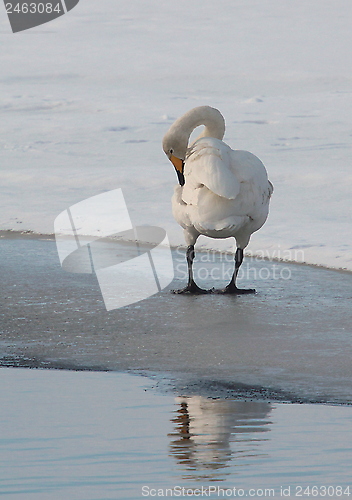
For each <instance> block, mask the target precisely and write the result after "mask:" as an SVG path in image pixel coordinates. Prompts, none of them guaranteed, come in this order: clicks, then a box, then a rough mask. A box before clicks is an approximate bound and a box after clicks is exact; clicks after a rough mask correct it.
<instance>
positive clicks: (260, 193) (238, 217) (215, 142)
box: [163, 106, 273, 249]
mask: <svg viewBox="0 0 352 500" xmlns="http://www.w3.org/2000/svg"><path fill="white" fill-rule="evenodd" d="M219 115H220V117H221V118H222V115H221V114H220V113H219V111H218V110H216V109H214V108H210V107H209V106H200V107H198V108H194V109H193V110H191V111H189V112H188V113H186V114H185V115H184V116H183V117H181V118H179V119H178V120H177V121H176V122H175V123H174V125H173V126H172V127H171V128H170V130H169V132H168V133H167V134H166V136H165V138H164V141H163V146H164V151H165V153H166V154H167V155H168V156H169V157H170V155H171V154H172V153H173V152H174V154H176V155H177V156H178V157H179V158H181V159H183V160H184V161H185V164H184V172H183V173H184V179H185V184H184V185H183V186H176V187H175V192H174V196H173V198H172V210H173V215H174V217H175V219H176V221H177V222H178V223H179V224H180V225H181V226H182V227H183V229H184V232H185V239H186V243H187V245H194V243H195V241H196V240H197V238H198V236H199V235H200V234H203V235H205V236H210V237H212V238H228V237H230V236H233V237H235V239H236V243H237V246H238V247H239V248H241V249H244V248H245V247H246V246H247V245H248V243H249V239H250V236H251V234H252V233H253V232H255V231H257V230H258V229H259V228H261V227H262V225H263V224H264V222H265V221H266V218H267V216H268V211H269V199H270V196H271V194H272V192H273V187H272V184H271V183H270V181H269V180H268V177H267V172H266V169H265V167H264V165H263V163H262V162H261V161H260V160H259V158H257V157H256V156H255V155H253V154H252V153H249V152H248V151H239V150H232V149H231V148H230V147H229V146H228V145H227V144H225V143H224V142H223V141H222V140H221V139H222V137H223V134H224V130H225V127H224V125H222V123H221V119H220V118H219ZM202 118H203V119H202ZM212 118H213V119H212ZM222 120H223V118H222ZM200 123H202V124H204V125H205V131H204V132H203V134H201V136H200V137H199V138H198V139H197V140H196V141H195V142H194V143H193V144H192V145H191V146H189V147H188V139H189V136H190V134H191V132H192V130H193V129H194V128H195V127H196V126H198V125H199V124H200ZM223 123H224V122H223ZM209 131H211V132H212V136H210V137H204V133H205V135H207V134H209ZM170 145H172V148H171V146H170ZM169 146H170V147H169ZM170 150H171V153H170Z"/></svg>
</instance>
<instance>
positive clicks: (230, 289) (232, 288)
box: [214, 283, 256, 295]
mask: <svg viewBox="0 0 352 500" xmlns="http://www.w3.org/2000/svg"><path fill="white" fill-rule="evenodd" d="M214 293H223V294H229V295H230V294H231V295H245V294H248V293H256V291H255V289H254V288H237V286H236V285H234V284H233V283H229V284H228V285H227V287H225V288H223V289H222V290H214Z"/></svg>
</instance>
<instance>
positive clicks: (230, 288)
mask: <svg viewBox="0 0 352 500" xmlns="http://www.w3.org/2000/svg"><path fill="white" fill-rule="evenodd" d="M242 262H243V249H242V248H237V250H236V254H235V270H234V272H233V275H232V278H231V281H230V283H229V284H228V285H227V287H226V288H224V289H223V290H221V291H220V293H233V294H237V295H241V294H244V293H255V290H254V289H253V288H250V289H247V290H245V289H243V288H237V286H236V279H237V274H238V271H239V268H240V267H241V264H242Z"/></svg>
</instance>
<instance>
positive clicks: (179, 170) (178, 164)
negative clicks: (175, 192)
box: [170, 155, 185, 186]
mask: <svg viewBox="0 0 352 500" xmlns="http://www.w3.org/2000/svg"><path fill="white" fill-rule="evenodd" d="M170 161H171V162H172V164H173V166H174V167H175V170H176V174H177V178H178V182H179V183H180V186H183V185H184V183H185V176H184V175H183V169H184V166H185V162H184V161H183V160H181V159H180V158H177V157H176V156H174V155H171V156H170Z"/></svg>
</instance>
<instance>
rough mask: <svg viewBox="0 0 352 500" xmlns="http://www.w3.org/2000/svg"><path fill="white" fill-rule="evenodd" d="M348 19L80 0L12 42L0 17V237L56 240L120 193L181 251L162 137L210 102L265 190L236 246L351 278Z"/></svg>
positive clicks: (303, 11)
mask: <svg viewBox="0 0 352 500" xmlns="http://www.w3.org/2000/svg"><path fill="white" fill-rule="evenodd" d="M351 21H352V6H351V3H350V1H349V0H336V1H335V2H333V3H332V2H329V1H327V0H324V1H321V0H319V1H318V0H311V1H310V2H305V1H304V0H297V1H295V2H287V1H284V2H283V1H282V0H269V1H267V2H258V1H257V0H249V1H246V2H238V1H229V0H224V1H223V2H220V3H219V2H213V1H212V0H202V1H200V0H192V1H187V2H186V1H185V0H180V1H179V2H177V3H168V2H157V1H155V0H153V1H150V2H142V1H140V0H138V1H135V2H128V1H126V0H121V1H119V2H118V3H116V1H114V0H104V2H97V1H94V0H84V1H83V0H82V1H81V2H79V4H78V5H77V6H76V7H75V8H74V9H73V10H72V11H70V12H69V13H68V14H66V15H65V16H62V17H60V18H58V19H56V20H54V21H52V22H50V23H48V24H44V25H42V26H39V27H37V28H34V29H31V30H28V31H24V32H20V33H17V34H13V33H12V32H11V29H10V25H9V22H8V19H7V16H6V12H5V9H4V8H2V9H0V38H1V45H2V50H1V55H0V61H1V64H0V85H1V95H2V99H1V105H0V113H1V121H0V127H1V135H0V144H1V145H0V151H1V172H0V175H1V183H0V184H1V187H0V195H1V199H0V228H1V229H11V230H21V231H25V230H31V231H35V232H41V233H53V223H54V219H55V217H56V216H57V215H58V214H59V213H60V212H62V211H64V210H65V209H66V208H67V207H69V206H70V205H73V204H75V203H78V202H80V201H81V200H84V199H85V198H87V197H90V196H94V195H97V194H99V193H102V192H104V191H107V190H110V189H116V188H122V189H123V193H124V196H125V199H126V202H127V205H128V208H129V212H130V216H131V219H132V222H133V225H142V224H154V225H155V224H158V225H159V226H161V227H163V228H165V229H166V230H167V232H168V235H169V237H170V241H171V243H172V244H174V245H178V244H181V243H183V235H182V231H181V229H180V228H179V227H178V226H177V224H176V222H175V221H174V220H173V217H172V214H171V203H170V198H171V195H172V192H173V185H174V184H175V183H176V176H175V173H174V171H173V168H172V165H171V164H169V162H168V160H167V158H166V157H165V155H164V154H163V152H162V149H161V139H162V137H163V135H164V133H165V131H166V130H167V129H168V127H169V126H170V124H171V123H172V121H173V120H174V119H175V118H176V117H178V116H180V115H181V114H183V113H184V112H185V111H187V110H188V109H190V108H192V107H194V106H197V105H201V104H209V105H211V106H214V107H217V108H218V109H219V110H220V111H221V112H222V113H223V115H224V116H225V119H226V122H227V131H226V135H225V140H226V142H228V144H229V145H230V146H231V147H233V148H235V149H246V150H249V151H251V152H253V153H254V154H256V155H257V156H259V157H260V158H261V160H262V161H263V162H264V164H265V165H266V167H267V170H268V172H269V178H270V179H271V181H272V182H273V184H274V186H275V192H274V196H273V198H272V204H271V213H270V216H269V219H268V221H267V223H266V224H265V226H264V227H263V228H262V229H261V230H260V231H259V232H258V233H255V234H254V235H253V237H252V240H251V243H250V245H249V247H248V251H249V252H252V253H257V254H261V255H265V256H269V257H270V256H271V257H279V258H280V257H282V258H286V259H289V260H293V261H295V260H304V261H306V262H308V263H312V264H318V265H323V266H328V267H336V268H346V269H349V270H352V252H351V251H352V232H351V197H350V193H351V187H352V172H351V136H352V131H351V124H350V116H351V104H352V85H351V82H352V64H351V63H352V54H351V38H352V35H351ZM199 244H200V246H201V245H207V246H208V247H211V248H224V247H225V248H230V247H232V241H230V240H226V241H224V242H218V241H214V240H210V239H206V238H202V239H200V242H199Z"/></svg>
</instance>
